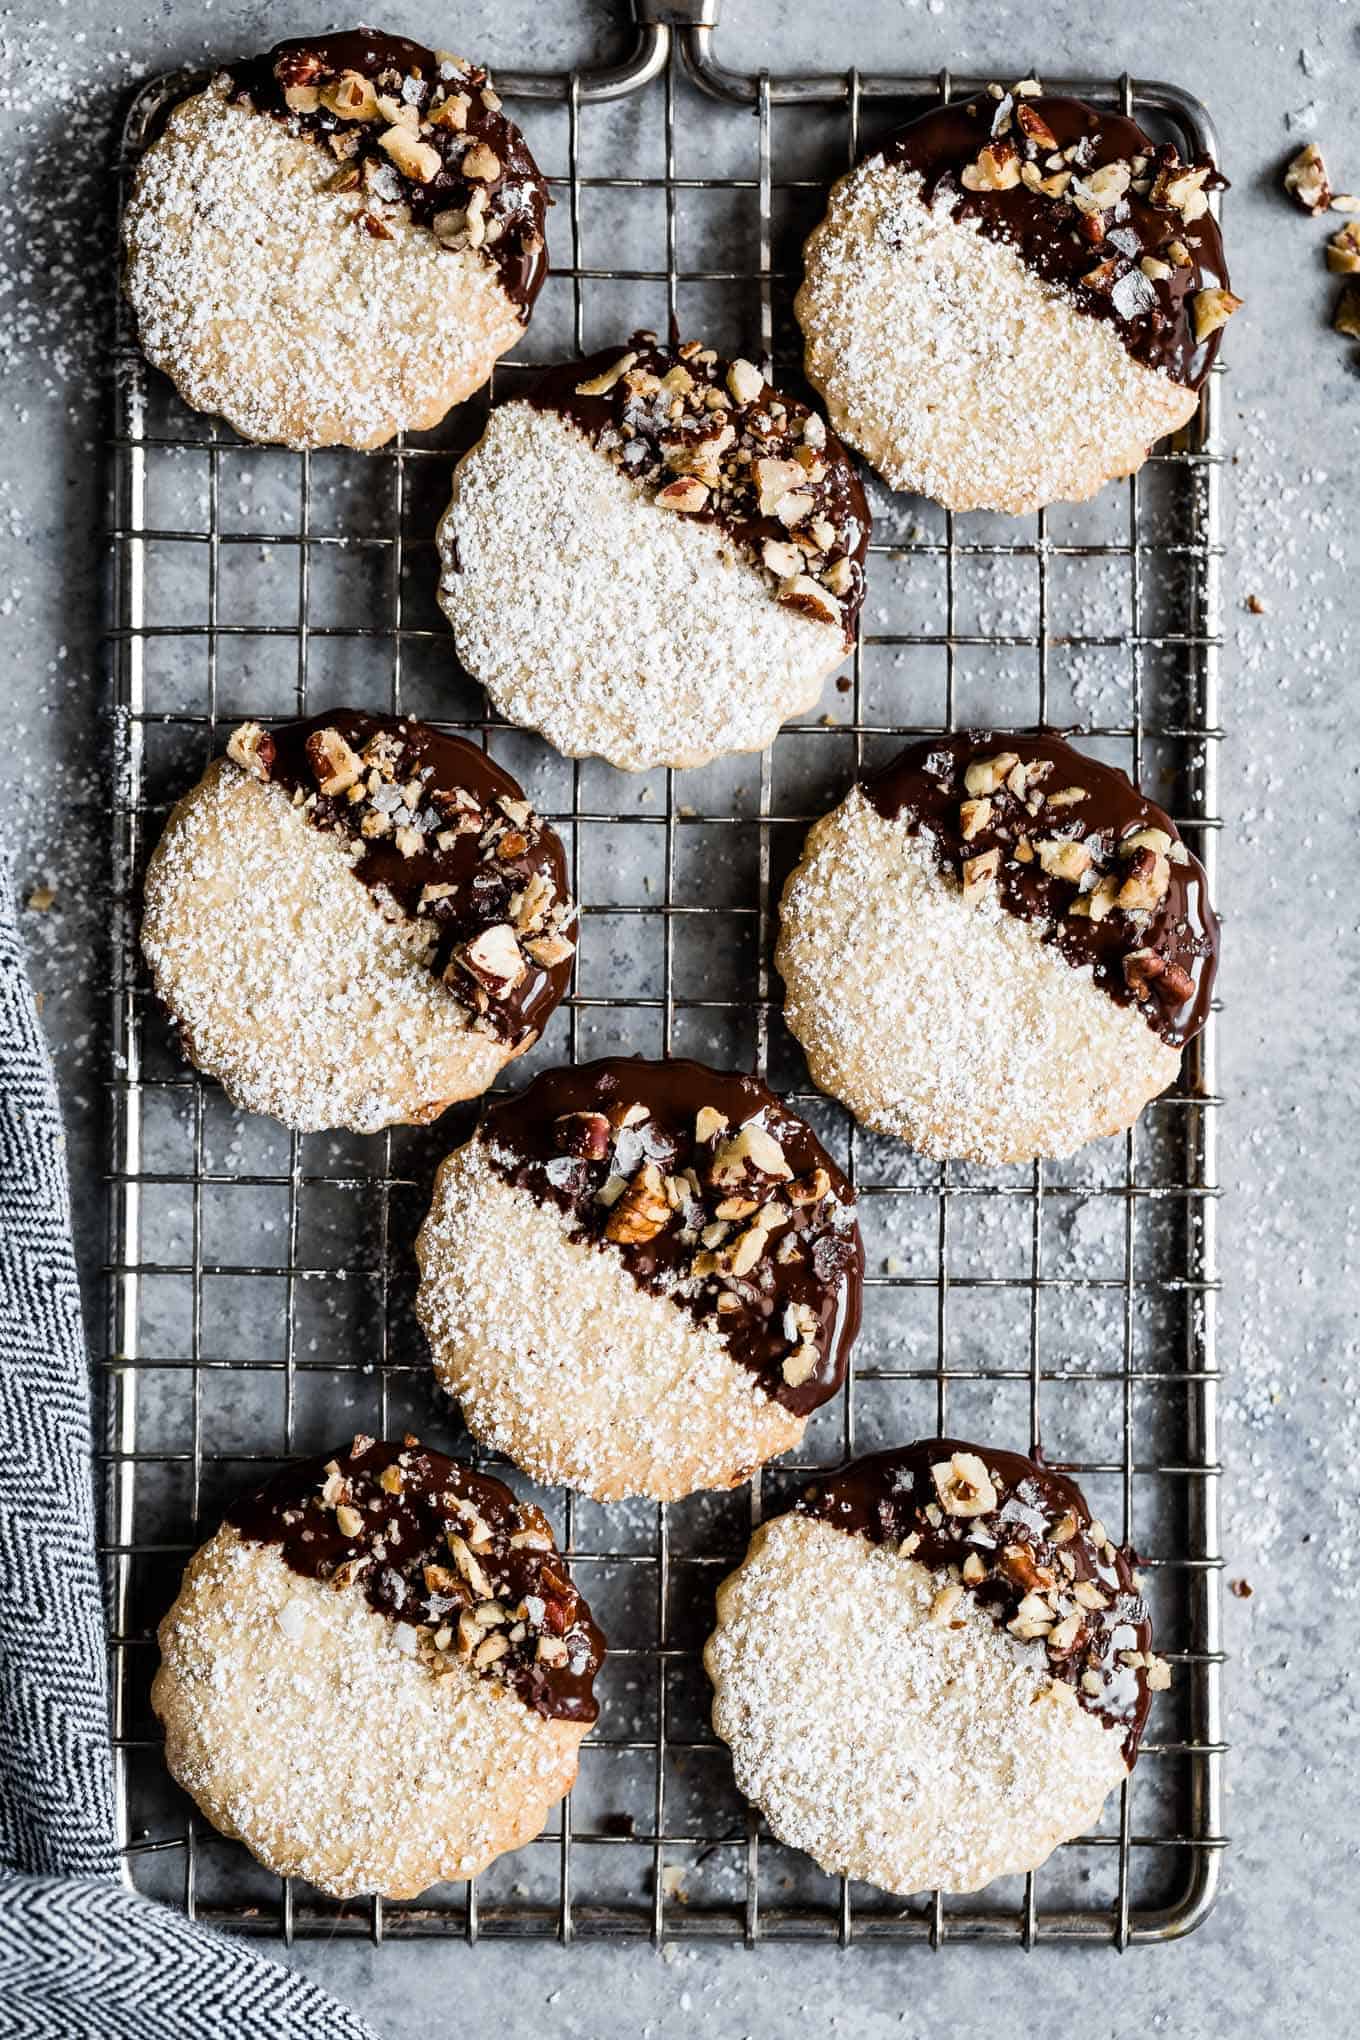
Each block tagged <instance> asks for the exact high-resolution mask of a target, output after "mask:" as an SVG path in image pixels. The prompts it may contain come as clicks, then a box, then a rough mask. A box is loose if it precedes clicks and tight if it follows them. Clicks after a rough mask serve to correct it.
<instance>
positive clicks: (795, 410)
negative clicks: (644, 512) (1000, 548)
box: [527, 333, 870, 644]
mask: <svg viewBox="0 0 1360 2040" xmlns="http://www.w3.org/2000/svg"><path fill="white" fill-rule="evenodd" d="M625 358H626V361H627V366H626V368H625V369H624V370H623V372H622V373H620V374H619V375H618V376H617V377H616V378H615V379H614V381H613V382H612V383H611V384H610V387H609V388H608V389H606V390H601V391H591V390H589V389H583V388H582V385H583V384H587V385H588V384H590V383H594V382H599V381H602V380H604V379H606V378H607V376H608V374H609V371H610V370H611V369H612V368H614V366H615V365H616V364H617V363H618V362H620V361H622V360H624V359H625ZM742 369H745V370H747V371H749V387H750V390H751V394H750V395H745V394H743V395H742V396H741V397H738V396H737V395H735V394H734V392H733V389H732V387H731V383H730V378H731V375H732V371H733V363H732V362H730V361H726V360H724V359H722V357H721V356H719V355H717V354H715V353H714V351H713V349H712V348H707V347H703V346H702V345H701V344H700V342H698V341H697V340H696V341H690V342H687V343H686V344H685V345H684V346H681V347H663V346H660V345H658V343H657V338H656V335H655V334H654V333H634V335H633V336H632V338H631V339H630V340H629V342H628V344H627V346H626V347H606V348H603V349H602V350H601V351H600V352H599V353H598V354H590V355H587V356H586V357H585V358H584V359H583V360H580V361H567V362H563V363H562V364H561V365H560V366H559V367H557V368H551V369H549V370H548V371H547V373H546V374H545V375H543V376H541V377H540V378H539V379H538V380H537V381H536V382H535V383H534V384H533V385H532V386H531V388H530V389H529V391H528V392H527V401H528V402H529V403H531V404H534V405H536V406H537V408H538V409H539V410H541V411H556V412H557V413H558V414H559V415H560V416H561V417H564V418H569V419H570V420H571V422H572V424H573V425H575V426H576V427H577V428H578V430H580V431H581V432H584V433H585V435H586V437H587V438H588V439H590V440H591V441H592V442H593V444H594V445H596V446H598V447H599V448H600V449H601V450H602V451H603V452H605V453H607V454H608V455H609V457H610V459H611V460H613V461H614V462H615V464H616V465H617V466H619V467H620V468H622V469H623V471H624V473H625V474H628V475H631V476H633V477H634V478H635V479H636V480H638V481H640V482H643V483H645V484H647V486H648V487H649V488H652V489H657V490H659V489H661V488H663V487H666V486H668V485H669V484H671V483H673V482H674V481H675V480H676V479H677V477H679V478H683V477H685V476H691V477H693V476H697V477H699V478H701V479H702V478H703V476H704V475H705V474H707V475H709V476H710V478H711V479H710V481H709V482H708V483H706V484H705V486H706V488H707V494H706V497H705V500H704V501H703V503H702V505H701V506H700V507H699V508H697V509H694V510H690V511H685V512H677V513H676V514H677V515H689V516H691V517H694V518H697V519H698V521H699V522H700V523H704V524H716V525H718V526H720V527H721V529H722V530H723V531H725V532H726V533H727V535H728V537H729V538H731V539H732V541H733V543H734V544H735V545H737V546H738V547H740V549H741V551H742V552H743V553H745V554H746V555H747V557H748V558H750V559H752V560H754V561H755V562H756V564H757V565H759V566H764V567H766V568H767V571H768V572H769V573H770V576H771V591H772V592H773V593H776V594H778V595H779V598H780V600H782V601H786V602H790V603H791V604H792V605H793V606H794V607H796V608H801V609H805V610H807V611H809V613H812V614H816V613H818V612H817V603H818V602H819V601H820V603H821V604H822V605H823V608H824V610H825V611H826V613H827V615H828V616H829V618H830V619H831V620H834V619H835V618H837V617H838V618H839V620H840V622H841V624H842V626H843V628H844V631H845V637H846V642H847V644H849V643H852V642H853V640H854V635H855V622H856V619H857V618H858V616H859V612H860V606H861V604H862V603H863V600H864V556H865V553H866V551H867V549H868V544H869V528H870V520H869V506H868V504H867V502H866V501H865V496H864V490H863V488H862V487H861V485H860V480H859V476H858V475H857V474H856V472H855V468H854V465H853V463H852V462H851V459H850V456H849V454H848V453H847V452H846V450H845V448H844V447H843V446H842V444H841V442H840V440H839V439H837V437H836V435H835V434H834V433H833V432H832V431H830V430H829V428H828V427H827V426H826V424H825V421H824V420H823V419H822V417H821V416H820V414H819V413H817V412H814V411H813V410H812V409H811V408H810V406H809V405H807V404H804V403H801V402H800V401H799V400H798V398H796V397H790V396H785V395H783V394H782V393H781V392H779V391H777V390H775V389H773V388H772V387H771V386H770V384H769V383H767V382H766V381H765V380H764V378H763V377H762V376H761V375H760V374H759V372H758V371H757V370H755V369H754V368H752V367H751V365H750V364H749V363H742V364H740V368H739V370H738V388H740V389H742V390H743V392H744V391H745V389H746V387H747V382H746V381H743V380H742V379H741V370H742ZM668 378H669V380H668ZM809 420H811V421H812V423H811V427H810V432H811V436H810V437H809V436H808V432H809V424H808V421H809ZM724 431H730V433H731V435H732V437H731V439H730V441H729V442H728V443H727V444H726V445H725V446H723V447H722V448H721V450H716V442H717V441H718V440H719V439H720V438H721V436H722V435H723V433H724ZM706 448H707V449H708V450H709V451H710V452H711V456H712V458H711V461H709V460H706V459H705V449H706ZM800 456H801V457H802V459H804V460H805V461H811V462H814V463H815V466H814V467H813V468H812V470H811V472H813V473H815V474H816V479H815V480H813V479H809V478H808V474H807V473H806V472H805V473H803V474H802V475H801V476H800V478H799V479H798V480H796V481H794V482H792V484H791V486H790V489H789V495H790V496H791V497H795V498H797V499H803V498H806V499H807V502H806V508H805V509H804V510H803V514H802V516H801V517H800V518H799V520H798V522H797V523H796V524H794V525H790V524H789V523H788V522H786V521H784V519H781V518H780V517H779V516H778V515H777V514H775V512H774V511H773V510H772V511H770V512H769V513H768V514H767V513H763V512H762V511H761V508H760V501H761V490H760V487H759V485H758V477H757V473H756V469H755V462H756V461H757V460H776V461H784V462H789V461H793V462H797V461H798V460H799V458H800ZM798 507H799V508H802V507H803V506H802V503H801V500H800V501H799V504H798ZM799 540H806V547H805V548H804V547H801V546H800V545H799V543H798V542H799ZM767 545H773V546H775V547H777V548H780V549H782V552H787V551H789V549H790V548H792V550H793V554H795V555H797V564H796V565H794V562H793V559H792V558H790V559H789V560H788V561H782V552H776V553H774V554H773V555H772V557H773V558H774V559H775V560H776V561H781V566H774V567H772V566H770V565H769V562H768V561H767V558H766V552H765V548H766V546H767ZM800 575H806V576H807V577H808V579H809V580H811V581H812V582H814V583H815V584H816V587H817V588H818V589H820V590H821V591H822V592H821V594H820V596H818V595H817V594H816V593H815V592H814V591H811V590H807V589H804V590H798V589H796V588H793V587H791V586H789V583H790V581H791V580H794V579H796V578H797V577H798V576H800ZM828 576H829V580H828V578H827V577H828ZM842 583H843V585H841V584H842ZM838 589H839V592H837V590H838Z"/></svg>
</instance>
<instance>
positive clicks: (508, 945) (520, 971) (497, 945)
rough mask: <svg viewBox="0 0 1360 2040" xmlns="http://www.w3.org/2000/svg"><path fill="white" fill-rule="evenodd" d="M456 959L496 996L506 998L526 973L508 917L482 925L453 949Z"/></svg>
mask: <svg viewBox="0 0 1360 2040" xmlns="http://www.w3.org/2000/svg"><path fill="white" fill-rule="evenodd" d="M454 957H455V960H456V962H457V963H459V964H461V965H462V967H463V969H464V970H465V971H466V972H467V973H468V976H469V977H472V978H475V979H476V981H477V983H478V984H479V985H481V987H482V989H483V990H484V991H486V992H489V993H490V995H491V997H492V998H493V999H506V998H508V997H509V996H510V994H511V992H513V990H514V989H515V986H516V985H517V984H518V983H519V981H520V979H521V978H522V977H523V976H524V958H523V956H522V954H521V953H520V946H519V943H518V941H517V940H516V938H515V931H514V929H513V928H512V927H511V926H510V924H509V922H508V921H497V922H495V923H494V924H493V925H492V926H491V927H490V928H483V929H482V930H481V932H480V933H479V934H477V935H475V936H474V937H473V939H472V940H471V941H470V942H464V943H463V944H462V945H461V946H460V947H459V948H458V949H456V950H455V951H454Z"/></svg>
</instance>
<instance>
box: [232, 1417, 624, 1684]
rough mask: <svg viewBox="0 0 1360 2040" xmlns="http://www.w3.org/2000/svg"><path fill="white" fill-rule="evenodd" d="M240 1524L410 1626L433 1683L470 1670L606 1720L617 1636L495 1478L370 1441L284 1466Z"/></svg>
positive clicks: (543, 1524)
mask: <svg viewBox="0 0 1360 2040" xmlns="http://www.w3.org/2000/svg"><path fill="white" fill-rule="evenodd" d="M227 1521H228V1523H230V1524H231V1525H232V1527H233V1528H234V1529H235V1530H237V1531H239V1532H240V1534H241V1536H242V1537H244V1538H247V1539H248V1540H249V1541H250V1542H251V1543H253V1544H276V1545H277V1546H278V1547H279V1550H280V1552H281V1553H282V1556H283V1558H284V1561H285V1563H286V1564H287V1565H289V1566H291V1568H292V1570H293V1571H294V1572H295V1573H300V1574H301V1575H302V1577H303V1578H304V1579H310V1580H329V1581H330V1582H331V1583H332V1584H333V1585H334V1586H335V1587H336V1588H337V1589H342V1588H346V1587H349V1586H351V1585H353V1584H355V1583H357V1584H358V1585H359V1586H360V1587H361V1588H362V1590H363V1594H364V1598H365V1599H366V1600H367V1602H368V1604H369V1606H370V1607H372V1608H375V1609H376V1610H377V1611H378V1613H379V1614H380V1615H385V1616H387V1618H388V1619H389V1621H392V1622H399V1623H404V1624H408V1625H410V1626H411V1628H412V1629H413V1630H414V1632H415V1636H416V1642H415V1653H416V1655H418V1656H420V1657H421V1658H423V1659H424V1660H425V1661H426V1662H427V1663H428V1664H429V1667H430V1670H431V1673H432V1674H433V1675H435V1676H437V1675H438V1674H439V1673H440V1672H441V1671H445V1670H449V1669H452V1668H453V1667H455V1666H456V1665H457V1664H458V1663H460V1662H462V1661H467V1662H469V1663H471V1665H472V1667H473V1669H474V1670H475V1671H477V1672H479V1673H480V1674H481V1675H482V1676H483V1677H484V1678H490V1679H500V1680H502V1681H503V1682H504V1683H505V1684H506V1685H508V1686H510V1687H511V1688H512V1689H513V1691H514V1692H516V1693H517V1694H518V1695H519V1697H520V1699H521V1700H522V1701H523V1702H524V1704H525V1706H526V1707H532V1708H533V1709H534V1711H535V1712H536V1713H538V1714H542V1715H545V1716H547V1717H548V1718H549V1719H556V1720H560V1721H594V1719H595V1717H596V1715H597V1714H598V1713H599V1711H600V1710H599V1703H598V1701H597V1700H596V1699H595V1696H594V1693H593V1691H592V1686H593V1683H594V1678H595V1674H596V1672H597V1671H598V1670H599V1668H600V1666H601V1664H602V1663H603V1662H604V1655H605V1641H604V1638H603V1636H602V1635H601V1634H600V1631H599V1630H598V1629H597V1628H596V1626H595V1624H594V1622H593V1621H592V1620H591V1615H590V1609H589V1608H588V1607H587V1605H586V1603H585V1601H584V1600H583V1599H582V1597H581V1595H580V1594H579V1593H578V1592H577V1591H576V1589H575V1587H574V1586H573V1585H572V1583H571V1580H570V1577H569V1575H568V1572H567V1567H566V1564H565V1563H564V1561H563V1559H562V1558H561V1556H560V1555H559V1553H558V1551H557V1549H556V1547H555V1546H554V1544H553V1538H552V1532H551V1530H550V1529H549V1527H548V1523H547V1519H546V1518H545V1517H544V1516H543V1515H542V1514H541V1513H540V1511H539V1510H538V1509H536V1508H534V1507H533V1506H532V1505H531V1504H530V1503H528V1502H520V1501H517V1500H516V1499H515V1496H514V1495H513V1494H512V1493H511V1492H510V1489H509V1488H508V1487H506V1486H505V1484H504V1483H503V1482H502V1481H499V1480H493V1479H492V1478H491V1477H490V1475H489V1474H484V1473H474V1472H473V1471H472V1469H471V1467H467V1466H459V1465H458V1464H456V1462H455V1461H454V1460H452V1459H446V1458H445V1457H444V1455H443V1453H442V1452H430V1451H427V1450H426V1449H425V1448H424V1447H423V1446H422V1445H420V1443H419V1442H418V1440H415V1439H408V1440H407V1441H406V1443H405V1444H404V1445H390V1444H385V1443H381V1442H378V1443H375V1442H374V1440H373V1439H372V1438H365V1437H357V1438H355V1439H354V1441H353V1443H352V1444H351V1445H350V1447H349V1448H348V1450H345V1451H341V1452H337V1453H336V1455H335V1457H334V1458H333V1459H327V1460H322V1459H307V1460H297V1461H295V1462H294V1463H293V1464H292V1465H291V1466H287V1467H285V1468H284V1470H283V1471H282V1473H280V1474H278V1475H277V1476H276V1477H275V1478H274V1479H273V1480H271V1481H270V1482H269V1484H268V1486H266V1487H263V1488H261V1489H260V1490H259V1492H258V1493H256V1494H253V1495H247V1496H245V1497H244V1498H243V1499H242V1500H241V1501H239V1502H237V1503H236V1505H235V1507H234V1508H232V1509H231V1510H230V1512H229V1513H228V1516H227ZM493 1604H494V1605H493ZM474 1611H476V1612H474ZM493 1638H500V1639H502V1640H503V1645H504V1648H503V1649H502V1648H500V1646H498V1645H496V1644H494V1643H491V1641H490V1640H491V1639H493ZM488 1645H489V1646H490V1647H489V1648H488V1647H484V1646H488ZM498 1651H499V1654H497V1652H498Z"/></svg>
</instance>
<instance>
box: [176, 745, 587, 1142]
mask: <svg viewBox="0 0 1360 2040" xmlns="http://www.w3.org/2000/svg"><path fill="white" fill-rule="evenodd" d="M575 937H576V913H575V908H574V907H573V905H572V902H571V899H570V897H569V895H568V892H567V867H566V857H565V854H564V852H563V848H562V844H561V841H560V839H559V838H558V836H557V835H556V834H555V832H554V831H553V830H552V829H550V828H549V827H548V826H547V824H546V823H544V822H543V821H541V820H540V819H539V817H538V816H537V815H536V814H535V812H534V810H533V808H532V806H531V805H530V803H529V802H528V801H527V800H526V799H525V797H524V792H523V789H522V788H521V787H520V786H519V785H518V784H517V782H516V781H515V780H513V779H512V778H511V777H510V774H509V773H508V772H503V771H502V770H501V768H500V767H499V766H498V765H496V764H494V763H493V761H492V760H491V759H490V758H488V757H487V756H486V754H485V752H483V751H479V750H477V749H476V747H475V746H474V745H472V744H467V743H464V742H463V741H462V739H461V738H459V737H452V736H447V735H445V734H443V733H441V732H440V731H438V730H436V729H433V728H431V727H430V725H429V724H427V723H421V722H417V721H416V720H415V719H414V717H410V716H402V717H397V716H389V715H377V714H369V713H367V712H366V711H363V710H359V709H331V710H329V711H327V712H326V713H325V714H323V715H317V716H312V717H311V718H310V719H308V720H306V721H303V722H293V723H284V724H279V725H276V726H275V727H273V728H272V729H270V730H268V731H266V730H263V729H262V728H261V727H260V726H259V724H257V723H243V724H242V725H241V726H240V727H239V728H238V729H237V730H236V731H235V733H234V734H233V736H232V738H231V740H230V742H229V744H228V746H227V754H226V756H225V757H224V758H217V759H214V761H213V762H212V764H211V765H209V767H208V769H207V771H206V772H205V773H204V775H203V777H202V779H201V780H200V781H199V782H198V784H197V785H196V786H195V787H193V788H192V789H191V791H190V792H188V793H187V794H185V796H184V798H183V799H182V800H181V801H180V802H179V803H178V805H177V806H176V807H175V808H174V810H173V811H172V813H171V815H170V819H169V821H168V822H167V824H166V827H165V833H164V835H163V836H162V837H161V840H160V843H159V844H158V846H157V848H156V850H155V852H154V853H153V855H152V858H151V861H150V864H149V865H148V867H147V875H146V898H145V909H144V912H143V916H142V948H143V951H144V953H145V955H146V959H147V962H148V964H149V966H150V969H151V976H152V980H153V983H154V985H155V988H156V991H157V993H158V994H159V996H160V998H161V1000H162V1001H163V1003H164V1004H165V1006H166V1007H167V1009H168V1011H169V1013H170V1016H171V1018H172V1020H173V1021H174V1022H175V1025H176V1027H177V1028H178V1031H179V1036H180V1039H181V1042H182V1044H183V1047H184V1052H185V1054H186V1055H187V1056H188V1057H189V1059H190V1061H191V1062H193V1063H194V1064H196V1065H197V1067H198V1068H199V1069H201V1070H202V1071H204V1073H205V1074H206V1075H208V1076H212V1077H216V1078H217V1079H218V1081H219V1082H220V1083H221V1084H222V1086H223V1088H224V1089H225V1090H226V1091H227V1092H228V1093H229V1094H230V1095H231V1097H232V1098H233V1099H235V1101H236V1102H237V1103H238V1104H240V1105H243V1106H245V1107H246V1108H247V1109H248V1110H249V1111H252V1112H267V1113H270V1114H271V1115H272V1116H273V1117H274V1118H276V1119H281V1120H282V1121H283V1122H284V1124H285V1125H286V1126H292V1127H296V1128H298V1129H299V1130H301V1131H306V1132H314V1131H316V1130H318V1129H320V1128H323V1127H339V1126H345V1127H351V1128H353V1129H354V1130H355V1131H356V1132H359V1133H372V1132H376V1131H377V1130H378V1129H379V1128H381V1127H384V1126H390V1125H394V1124H398V1123H401V1122H403V1121H408V1122H419V1121H422V1120H427V1119H433V1118H435V1117H436V1116H437V1115H438V1114H439V1113H440V1112H442V1111H443V1110H444V1108H445V1106H446V1105H450V1104H452V1103H454V1102H455V1100H457V1099H460V1098H474V1097H477V1096H478V1095H479V1094H480V1093H481V1092H482V1091H484V1090H486V1088H487V1087H488V1085H489V1084H491V1082H492V1081H493V1079H494V1078H495V1076H496V1074H497V1072H498V1071H499V1070H500V1069H501V1068H503V1066H504V1065H505V1064H506V1063H507V1062H508V1061H509V1060H510V1059H511V1057H513V1056H516V1055H522V1054H523V1053H524V1051H525V1050H526V1049H527V1048H530V1047H531V1046H532V1045H533V1043H534V1042H535V1041H536V1040H537V1039H538V1036H539V1034H540V1033H541V1032H542V1029H543V1027H544V1025H545V1023H546V1021H547V1019H548V1017H549V1015H550V1014H551V1013H552V1011H553V1008H554V1007H555V1006H556V1004H557V1002H558V1000H559V999H560V998H561V996H562V994H563V992H564V991H565V990H566V987H567V981H568V979H569V977H570V975H571V966H572V957H573V955H574V948H575Z"/></svg>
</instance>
